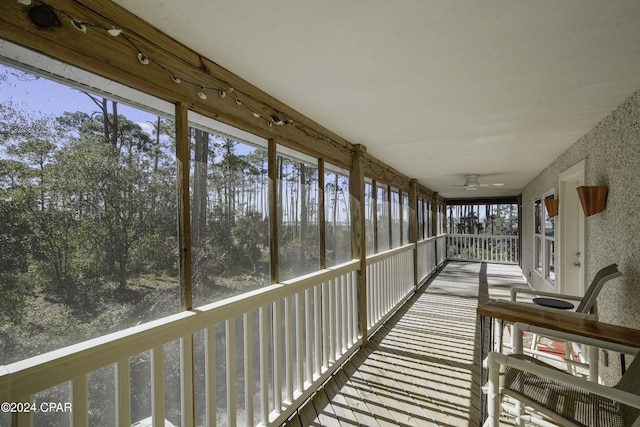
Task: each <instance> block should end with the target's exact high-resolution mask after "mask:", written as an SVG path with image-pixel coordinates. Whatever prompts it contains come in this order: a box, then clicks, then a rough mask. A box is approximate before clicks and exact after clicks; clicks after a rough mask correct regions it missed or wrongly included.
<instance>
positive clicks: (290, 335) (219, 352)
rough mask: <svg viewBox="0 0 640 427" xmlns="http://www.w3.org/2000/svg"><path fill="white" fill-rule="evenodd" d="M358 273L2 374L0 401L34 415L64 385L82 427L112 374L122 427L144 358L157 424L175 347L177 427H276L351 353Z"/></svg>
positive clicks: (247, 297)
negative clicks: (28, 406)
mask: <svg viewBox="0 0 640 427" xmlns="http://www.w3.org/2000/svg"><path fill="white" fill-rule="evenodd" d="M358 266H359V261H352V262H349V263H346V264H343V265H341V266H338V267H335V268H331V269H328V270H323V271H320V272H317V273H313V274H309V275H307V276H303V277H300V278H297V279H294V280H290V281H287V282H285V283H283V284H277V285H272V286H269V287H266V288H263V289H259V290H256V291H252V292H249V293H247V294H244V295H240V296H237V297H233V298H229V299H227V300H224V301H220V302H216V303H213V304H209V305H206V306H203V307H199V308H197V309H194V310H190V311H186V312H181V313H178V314H174V315H171V316H168V317H165V318H163V319H160V320H156V321H153V322H150V323H146V324H143V325H139V326H136V327H133V328H129V329H126V330H124V331H120V332H116V333H112V334H109V335H105V336H103V337H100V338H96V339H92V340H90V341H86V342H83V343H79V344H76V345H72V346H70V347H66V348H63V349H60V350H56V351H53V352H50V353H47V354H43V355H41V356H37V357H33V358H31V359H27V360H23V361H20V362H16V363H13V364H11V365H6V366H0V400H1V401H6V402H22V403H32V404H33V405H34V407H33V408H36V409H37V408H39V405H41V404H42V403H41V402H38V399H35V400H34V396H35V395H37V394H39V393H41V392H43V391H46V390H48V389H50V388H52V387H56V386H59V385H60V384H65V383H66V384H70V390H71V391H70V393H69V399H70V402H69V403H70V406H71V407H72V408H73V411H72V412H71V413H70V417H71V420H70V425H73V426H87V425H89V424H90V422H89V415H88V412H89V411H88V408H89V394H90V393H89V391H88V390H89V386H88V384H89V380H88V378H89V377H90V376H91V375H92V373H95V372H96V371H98V370H101V369H103V368H105V367H114V368H112V369H113V371H114V375H108V376H106V378H107V379H108V381H109V382H111V383H112V384H105V385H103V388H113V390H115V405H114V407H115V418H114V422H113V424H114V425H119V426H126V427H128V426H130V425H131V423H132V420H131V409H132V408H131V401H132V394H131V392H132V391H131V385H130V384H131V383H132V379H131V378H132V376H131V369H132V366H133V360H134V358H136V357H138V356H139V355H141V354H148V358H147V359H148V360H149V361H150V362H149V363H150V366H149V369H148V373H149V377H150V378H148V381H147V386H146V389H149V390H150V401H151V404H150V405H151V409H150V412H151V413H150V415H151V416H152V417H153V421H154V425H164V424H163V423H164V419H165V415H166V414H165V381H166V380H167V378H166V375H167V374H166V373H165V367H164V359H165V356H167V353H166V350H165V349H166V348H167V346H168V345H170V344H171V343H173V342H175V341H176V340H178V341H179V343H180V345H179V347H178V346H176V348H179V350H178V351H179V360H180V364H179V366H180V369H179V372H178V373H176V375H178V376H179V383H180V400H181V405H180V407H181V409H180V413H181V422H180V425H182V426H193V425H196V423H197V424H198V425H202V424H204V425H206V426H213V425H216V423H217V425H229V426H231V425H236V424H240V425H256V424H262V425H267V424H272V425H280V424H281V423H282V422H284V421H285V420H286V419H287V417H288V416H289V415H291V413H293V411H294V410H295V409H296V408H297V407H298V406H299V405H300V404H301V403H302V402H304V401H305V400H306V399H307V398H308V397H309V396H311V395H312V394H313V393H314V392H315V391H316V390H317V388H318V387H319V386H320V385H321V384H322V382H324V381H326V379H327V378H328V377H329V376H330V375H331V373H333V371H334V370H335V369H337V367H339V366H340V365H341V364H342V363H343V362H344V361H345V360H346V358H347V357H348V356H349V355H350V354H351V353H352V352H353V351H355V349H357V347H358V344H359V342H360V337H359V336H358V329H357V289H356V286H357V280H356V271H357V267H358ZM410 267H411V266H404V265H403V268H406V269H407V270H409V269H410ZM239 349H240V350H239ZM199 352H201V353H203V354H199ZM217 360H218V361H217ZM254 360H255V361H254ZM199 361H202V362H201V363H202V365H203V366H198V367H197V369H194V365H195V364H198V363H200V362H199ZM221 371H223V372H221ZM194 372H195V373H196V374H197V376H196V377H197V378H198V379H200V377H202V381H197V382H196V381H194ZM103 379H104V376H103ZM221 379H223V380H221ZM241 392H242V393H241ZM238 395H240V396H244V399H243V400H242V399H238V398H237V396H238ZM194 399H197V400H198V401H199V402H203V403H202V404H199V405H196V404H195V403H194ZM194 407H196V410H195V411H194V410H193V409H192V408H194ZM194 412H195V413H194ZM41 416H42V414H41V413H39V412H38V413H35V414H34V413H33V412H24V411H23V412H21V413H16V414H14V419H13V424H14V425H17V426H18V427H24V426H31V425H34V422H35V425H45V424H46V421H44V420H43V419H40V418H39V417H41ZM133 421H137V420H133ZM110 424H111V423H110Z"/></svg>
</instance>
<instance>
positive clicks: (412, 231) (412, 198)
mask: <svg viewBox="0 0 640 427" xmlns="http://www.w3.org/2000/svg"><path fill="white" fill-rule="evenodd" d="M417 183H418V182H417V181H416V180H415V179H412V180H411V187H410V188H409V243H413V244H414V245H415V244H416V243H417V242H418V212H417V208H418V188H417ZM413 284H414V286H415V287H416V288H417V287H418V248H417V247H414V248H413Z"/></svg>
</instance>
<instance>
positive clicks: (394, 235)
mask: <svg viewBox="0 0 640 427" xmlns="http://www.w3.org/2000/svg"><path fill="white" fill-rule="evenodd" d="M400 208H401V206H400V193H399V192H398V190H396V189H395V188H392V189H391V247H392V248H398V247H400V245H401V243H400V241H401V237H400V234H401V233H400V228H401V226H400V212H401V211H400Z"/></svg>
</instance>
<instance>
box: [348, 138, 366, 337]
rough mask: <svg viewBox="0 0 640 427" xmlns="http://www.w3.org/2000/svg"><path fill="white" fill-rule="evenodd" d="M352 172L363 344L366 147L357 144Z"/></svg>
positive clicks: (353, 254)
mask: <svg viewBox="0 0 640 427" xmlns="http://www.w3.org/2000/svg"><path fill="white" fill-rule="evenodd" d="M354 149H355V154H356V155H355V156H354V157H353V165H352V168H351V174H350V175H349V201H350V213H351V258H352V259H359V260H360V267H359V268H358V273H357V274H358V279H357V286H358V291H357V296H358V333H359V334H360V336H361V337H362V341H361V342H362V345H363V346H364V345H365V344H366V342H367V241H366V234H365V223H366V221H365V211H364V209H365V197H366V194H365V191H364V162H365V156H364V155H365V154H366V147H364V146H359V145H356V146H355V147H354Z"/></svg>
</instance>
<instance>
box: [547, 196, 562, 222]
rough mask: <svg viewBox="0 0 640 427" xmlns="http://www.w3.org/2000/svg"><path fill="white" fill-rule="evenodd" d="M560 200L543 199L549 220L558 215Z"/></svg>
mask: <svg viewBox="0 0 640 427" xmlns="http://www.w3.org/2000/svg"><path fill="white" fill-rule="evenodd" d="M559 204H560V200H558V199H544V206H545V207H546V208H547V214H548V215H549V218H553V217H554V216H557V215H558V205H559Z"/></svg>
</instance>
